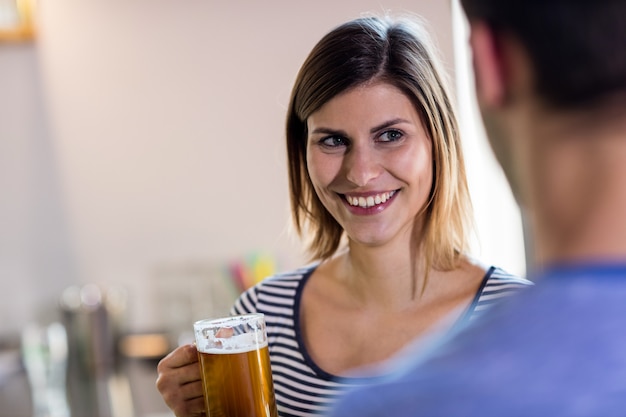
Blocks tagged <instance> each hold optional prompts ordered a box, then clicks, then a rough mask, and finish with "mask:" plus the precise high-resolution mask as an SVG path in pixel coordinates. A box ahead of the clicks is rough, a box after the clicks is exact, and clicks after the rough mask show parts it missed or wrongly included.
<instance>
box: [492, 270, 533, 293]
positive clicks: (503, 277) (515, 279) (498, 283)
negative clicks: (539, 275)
mask: <svg viewBox="0 0 626 417" xmlns="http://www.w3.org/2000/svg"><path fill="white" fill-rule="evenodd" d="M531 285H533V282H532V281H529V280H527V279H526V278H524V277H521V276H519V275H516V274H512V273H510V272H508V271H506V270H504V269H502V268H500V267H497V266H490V267H489V269H487V273H486V274H485V287H487V286H489V287H498V288H525V287H528V286H531Z"/></svg>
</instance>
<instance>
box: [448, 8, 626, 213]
mask: <svg viewBox="0 0 626 417" xmlns="http://www.w3.org/2000/svg"><path fill="white" fill-rule="evenodd" d="M461 2H462V5H463V8H464V10H465V12H466V14H467V17H468V19H469V22H470V28H471V35H470V44H471V46H472V51H473V58H474V69H475V74H476V88H477V94H478V99H479V103H480V105H481V110H482V114H483V118H484V121H485V127H486V128H487V133H488V136H489V139H490V141H491V144H492V147H493V149H494V151H495V153H496V156H497V157H498V159H499V161H500V163H501V164H502V166H503V168H504V170H505V172H506V174H507V177H508V179H509V181H510V183H511V186H512V188H513V191H514V193H515V194H516V197H517V198H518V201H520V202H522V203H524V201H525V200H526V199H527V195H526V194H527V190H526V188H527V186H526V185H525V184H524V182H525V181H527V178H525V177H527V176H528V172H527V171H528V170H529V169H530V168H529V166H530V161H529V160H528V158H533V156H532V154H533V150H532V149H528V147H529V146H531V144H530V143H529V140H528V138H529V137H537V134H536V133H537V132H536V127H537V124H538V122H543V121H545V120H548V119H550V118H551V116H552V115H553V113H555V112H556V113H559V112H569V111H574V110H576V111H580V110H581V109H582V110H583V111H585V110H586V109H589V108H594V107H597V106H601V105H603V103H605V102H607V101H610V100H611V99H612V98H614V97H616V96H622V97H624V96H626V24H624V20H623V19H624V16H626V0H594V1H590V0H524V1H521V0H508V1H502V0H461ZM534 151H536V149H534ZM524 158H527V160H526V161H524ZM524 171H526V172H524Z"/></svg>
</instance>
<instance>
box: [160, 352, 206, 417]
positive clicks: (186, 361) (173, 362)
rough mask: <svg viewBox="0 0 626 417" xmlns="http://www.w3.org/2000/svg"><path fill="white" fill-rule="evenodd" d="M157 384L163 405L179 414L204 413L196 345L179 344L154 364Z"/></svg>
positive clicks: (199, 414)
mask: <svg viewBox="0 0 626 417" xmlns="http://www.w3.org/2000/svg"><path fill="white" fill-rule="evenodd" d="M157 372H158V377H157V380H156V387H157V389H158V390H159V392H160V393H161V396H162V397H163V400H164V401H165V404H167V406H168V407H169V408H170V409H172V411H174V413H175V414H176V416H178V417H196V416H201V415H204V411H205V404H204V398H203V396H202V395H203V393H202V382H201V380H200V366H199V364H198V355H197V351H196V348H195V346H193V345H185V346H181V347H179V348H177V349H175V350H174V351H172V352H171V353H170V354H169V355H167V356H166V357H165V358H163V359H162V360H161V361H160V362H159V364H158V366H157Z"/></svg>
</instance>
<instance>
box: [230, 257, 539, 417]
mask: <svg viewBox="0 0 626 417" xmlns="http://www.w3.org/2000/svg"><path fill="white" fill-rule="evenodd" d="M316 266H317V264H313V265H308V266H306V267H303V268H300V269H297V270H295V271H291V272H287V273H282V274H278V275H274V276H272V277H269V278H266V279H265V280H263V281H262V282H260V283H259V284H257V285H256V286H254V287H252V288H250V289H248V290H247V291H245V292H244V293H243V294H241V296H240V297H239V299H238V300H237V302H236V303H235V305H234V306H233V308H232V310H231V313H232V314H247V313H253V312H259V313H264V314H265V321H266V327H267V336H268V345H269V351H270V359H271V366H272V376H273V379H274V390H275V392H276V403H277V405H278V413H279V415H280V416H281V417H290V416H299V417H302V416H315V415H320V414H324V413H326V412H327V411H329V409H330V407H331V406H332V405H333V403H334V402H335V401H336V400H337V398H338V397H339V396H340V395H341V393H342V391H343V390H344V389H346V388H350V387H354V386H356V385H359V384H364V383H366V381H368V380H369V379H366V378H345V377H339V376H336V375H332V374H329V373H328V372H325V371H324V370H322V369H321V368H319V367H318V366H317V365H316V364H315V363H314V362H313V360H312V359H311V357H310V356H309V354H308V352H307V350H306V348H305V346H304V341H303V340H302V335H301V332H300V321H299V314H298V312H299V311H300V299H301V296H302V290H303V288H304V285H305V284H306V281H307V280H308V279H309V277H310V276H311V274H312V272H313V271H314V270H315V268H316ZM530 284H531V282H530V281H527V280H525V279H523V278H519V277H516V276H513V275H511V274H508V273H506V272H505V271H503V270H502V269H499V268H496V267H490V268H489V269H488V271H487V273H486V274H485V277H484V278H483V282H482V285H481V287H480V289H479V290H478V292H477V294H476V297H475V298H474V300H473V302H472V304H471V306H470V308H469V309H468V310H467V312H466V313H465V314H464V316H463V317H462V318H461V320H470V321H471V320H474V319H475V318H476V317H478V316H480V314H481V313H483V312H484V311H485V310H486V309H487V308H489V306H491V305H492V304H493V303H494V302H496V301H497V300H498V299H501V298H503V297H505V296H507V295H510V294H513V293H514V292H516V291H517V290H519V289H521V288H523V287H526V286H528V285H530Z"/></svg>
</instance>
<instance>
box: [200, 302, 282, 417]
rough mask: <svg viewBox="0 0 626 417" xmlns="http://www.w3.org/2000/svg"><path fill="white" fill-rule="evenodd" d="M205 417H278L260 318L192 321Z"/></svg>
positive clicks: (263, 325)
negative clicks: (205, 411) (200, 374)
mask: <svg viewBox="0 0 626 417" xmlns="http://www.w3.org/2000/svg"><path fill="white" fill-rule="evenodd" d="M194 333H195V339H196V347H197V348H198V358H199V362H200V368H201V372H202V387H203V390H204V401H205V403H206V407H207V415H208V416H210V417H278V411H277V409H276V398H275V395H274V384H273V381H272V372H271V368H270V357H269V351H268V347H267V334H266V331H265V319H264V316H263V314H260V313H257V314H246V315H242V316H232V317H225V318H220V319H214V320H200V321H197V322H195V323H194Z"/></svg>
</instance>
